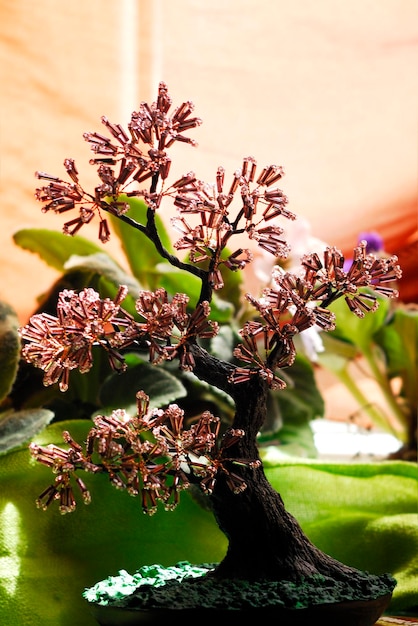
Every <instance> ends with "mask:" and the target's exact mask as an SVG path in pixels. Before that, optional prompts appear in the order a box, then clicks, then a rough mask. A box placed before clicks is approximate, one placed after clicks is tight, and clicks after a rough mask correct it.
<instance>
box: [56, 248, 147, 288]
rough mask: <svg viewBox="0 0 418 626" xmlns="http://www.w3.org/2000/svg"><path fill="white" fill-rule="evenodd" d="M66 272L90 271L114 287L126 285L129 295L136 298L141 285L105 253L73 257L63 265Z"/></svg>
mask: <svg viewBox="0 0 418 626" xmlns="http://www.w3.org/2000/svg"><path fill="white" fill-rule="evenodd" d="M64 269H65V270H67V271H75V270H83V271H86V270H87V271H90V272H94V273H96V274H99V275H101V276H104V277H105V278H107V279H108V280H109V281H110V282H112V283H113V284H114V285H116V287H119V285H126V286H127V287H128V290H129V293H130V294H131V295H132V296H133V297H134V298H137V297H138V294H139V292H140V290H141V285H140V284H139V283H138V281H137V280H136V278H134V277H133V276H131V275H130V274H128V273H127V272H125V270H124V269H122V268H121V267H120V265H118V264H117V263H116V261H114V260H113V259H112V257H110V256H109V255H108V254H107V253H106V252H95V253H93V254H89V255H88V256H80V255H73V256H71V257H70V258H69V259H68V261H67V262H66V263H65V265H64Z"/></svg>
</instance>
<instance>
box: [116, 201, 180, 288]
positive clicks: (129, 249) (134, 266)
mask: <svg viewBox="0 0 418 626" xmlns="http://www.w3.org/2000/svg"><path fill="white" fill-rule="evenodd" d="M120 200H121V201H122V202H127V203H128V204H129V207H130V208H129V211H128V214H127V215H128V216H129V217H131V218H132V219H133V220H135V221H136V222H138V223H139V224H142V225H143V226H145V225H146V222H147V210H148V207H147V205H146V204H145V202H144V201H143V200H142V199H139V198H130V197H128V196H126V195H121V196H120ZM110 220H111V223H112V228H113V231H114V232H115V234H116V235H117V236H118V237H119V239H120V241H121V245H122V249H123V251H124V253H125V255H126V258H127V261H128V263H129V267H130V268H131V271H132V273H133V275H134V276H135V278H137V280H138V281H139V282H140V283H141V284H142V285H144V286H147V288H149V289H156V287H158V286H160V284H159V278H160V273H159V271H157V269H156V268H157V265H158V264H161V255H160V254H159V252H158V251H157V250H156V248H155V245H154V243H153V242H152V241H150V239H148V237H147V236H146V235H145V234H144V233H141V232H140V231H139V230H137V229H135V228H134V227H133V226H132V225H130V224H127V223H126V222H124V221H122V220H121V219H120V218H118V217H116V216H115V215H111V216H110ZM155 223H156V226H157V230H158V234H159V237H160V240H161V242H162V244H163V246H164V247H165V249H166V250H167V251H168V252H170V253H172V246H171V242H170V238H169V236H168V234H167V231H166V229H165V226H164V223H163V221H162V220H161V218H160V217H159V215H156V216H155Z"/></svg>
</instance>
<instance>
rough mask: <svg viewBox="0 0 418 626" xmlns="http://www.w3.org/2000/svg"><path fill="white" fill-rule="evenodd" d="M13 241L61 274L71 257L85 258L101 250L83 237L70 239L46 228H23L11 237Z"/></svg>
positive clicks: (76, 236) (75, 236)
mask: <svg viewBox="0 0 418 626" xmlns="http://www.w3.org/2000/svg"><path fill="white" fill-rule="evenodd" d="M13 241H14V242H15V244H16V245H18V246H20V247H21V248H23V249H24V250H28V251H29V252H34V253H35V254H38V255H39V256H40V258H41V259H42V260H43V261H45V263H47V264H48V265H50V266H51V267H53V268H55V269H56V270H58V271H60V272H63V271H64V265H65V263H66V261H68V259H69V258H70V257H71V256H72V255H73V254H76V255H81V256H86V255H89V254H94V253H96V252H102V249H101V248H100V247H99V246H97V245H96V244H95V243H92V242H91V241H89V240H88V239H85V238H84V237H80V236H79V235H74V236H73V237H70V236H68V235H64V234H63V233H60V232H56V231H54V230H48V229H46V228H24V229H22V230H19V231H17V232H16V233H15V234H14V235H13Z"/></svg>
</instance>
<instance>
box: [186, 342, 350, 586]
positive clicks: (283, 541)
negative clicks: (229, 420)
mask: <svg viewBox="0 0 418 626" xmlns="http://www.w3.org/2000/svg"><path fill="white" fill-rule="evenodd" d="M193 354H194V357H195V359H196V367H195V370H194V372H195V374H196V375H197V376H198V377H199V378H202V379H203V380H205V381H206V382H208V383H209V384H211V385H215V386H217V387H219V388H221V389H223V390H224V391H227V392H228V393H229V394H230V395H231V396H232V397H233V399H234V401H235V407H236V412H235V417H234V422H233V426H232V427H233V428H240V429H243V430H244V432H245V435H244V437H242V439H240V440H239V441H238V442H237V443H236V444H234V446H231V447H229V448H227V449H226V450H225V456H226V457H233V458H237V459H240V458H242V459H249V458H250V459H259V458H260V457H259V452H258V447H257V434H258V432H259V430H260V428H261V426H262V424H263V423H264V420H265V418H266V411H267V393H268V387H267V384H266V383H265V381H263V380H262V379H261V378H260V377H254V378H251V379H250V380H249V381H248V382H245V383H240V384H236V385H232V384H231V383H229V382H228V374H229V373H230V367H232V366H230V364H227V363H223V362H219V361H218V360H217V359H216V358H214V357H213V356H211V355H208V354H207V353H206V352H205V351H204V350H202V349H201V348H199V346H194V347H193ZM231 469H232V470H233V471H234V472H235V473H237V474H239V475H240V476H242V477H243V478H244V479H245V482H246V484H247V488H246V489H245V490H244V491H243V492H242V493H239V494H234V493H232V492H231V489H230V487H229V486H228V484H227V482H226V478H225V476H224V475H222V474H221V475H220V477H219V478H218V480H217V482H216V485H215V489H214V492H213V494H212V496H211V503H212V508H213V513H214V515H215V518H216V521H217V523H218V526H219V528H220V529H221V530H222V532H223V533H224V534H225V535H226V537H227V538H228V550H227V554H226V556H225V558H224V559H223V561H222V562H221V563H220V564H219V565H218V567H217V569H216V570H215V573H214V575H215V576H218V577H224V578H235V579H237V578H242V579H247V580H251V579H259V580H260V579H266V580H268V579H270V580H280V579H287V580H295V581H296V580H302V579H303V578H304V577H306V576H312V575H314V574H323V575H326V576H331V577H332V578H333V579H335V580H339V579H341V580H349V579H351V578H352V577H353V575H355V572H356V570H353V569H352V568H350V567H348V566H346V565H343V564H342V563H340V562H338V561H336V560H335V559H333V558H331V557H330V556H328V555H327V554H324V553H323V552H322V551H320V550H319V549H318V548H317V547H316V546H314V545H313V544H312V542H311V541H310V540H309V539H308V537H306V535H305V534H304V532H303V531H302V529H301V527H300V525H299V523H298V522H297V520H296V519H295V518H294V517H293V516H292V515H291V514H290V513H289V512H288V511H287V510H286V508H285V505H284V502H283V500H282V498H281V496H280V494H279V493H277V492H276V491H275V490H274V489H273V487H272V486H271V485H270V483H269V482H268V480H267V478H266V476H265V473H264V469H263V467H262V466H261V467H259V468H257V469H251V468H248V467H246V466H239V465H235V464H234V465H231Z"/></svg>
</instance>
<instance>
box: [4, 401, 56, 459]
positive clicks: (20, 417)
mask: <svg viewBox="0 0 418 626" xmlns="http://www.w3.org/2000/svg"><path fill="white" fill-rule="evenodd" d="M53 417H54V413H53V412H52V411H49V410H48V409H27V410H25V411H16V412H13V411H10V412H7V413H4V414H3V415H0V454H4V453H5V452H8V451H9V450H12V449H13V448H17V447H19V446H23V445H24V444H26V443H27V442H28V441H30V439H31V438H32V437H34V436H35V435H37V434H38V433H40V432H41V430H42V429H43V428H45V426H47V425H48V424H49V423H50V422H51V421H52V419H53Z"/></svg>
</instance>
